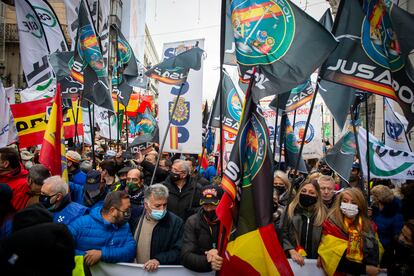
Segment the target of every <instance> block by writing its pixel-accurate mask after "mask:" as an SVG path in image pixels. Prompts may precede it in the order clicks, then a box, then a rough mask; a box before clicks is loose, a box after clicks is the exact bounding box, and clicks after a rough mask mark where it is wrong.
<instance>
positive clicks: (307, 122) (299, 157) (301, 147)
mask: <svg viewBox="0 0 414 276" xmlns="http://www.w3.org/2000/svg"><path fill="white" fill-rule="evenodd" d="M318 91H319V85H316V88H315V93H313V98H312V103H311V106H310V109H309V116H308V118H307V120H306V125H305V131H304V133H303V139H302V141H301V142H300V148H299V154H298V159H297V160H296V165H295V169H294V175H295V176H296V174H297V172H298V168H299V162H300V159H301V156H302V152H303V147H304V145H305V140H306V134H307V133H308V128H309V124H310V119H311V117H312V112H313V108H314V106H315V101H316V96H317V95H318Z"/></svg>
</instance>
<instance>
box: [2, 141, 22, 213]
mask: <svg viewBox="0 0 414 276" xmlns="http://www.w3.org/2000/svg"><path fill="white" fill-rule="evenodd" d="M27 174H28V173H27V171H26V169H25V168H24V167H23V166H22V165H21V164H20V162H19V154H18V152H17V151H16V150H15V149H13V148H8V147H5V148H0V183H6V184H7V185H9V187H10V188H11V189H12V191H13V198H12V200H11V203H12V205H13V207H14V209H16V211H18V210H21V209H23V208H24V207H25V206H26V203H27V201H28V199H29V196H28V195H27V194H26V192H27V191H28V190H29V189H28V186H27Z"/></svg>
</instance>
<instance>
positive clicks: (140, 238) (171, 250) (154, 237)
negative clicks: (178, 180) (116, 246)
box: [129, 184, 183, 271]
mask: <svg viewBox="0 0 414 276" xmlns="http://www.w3.org/2000/svg"><path fill="white" fill-rule="evenodd" d="M168 194H169V192H168V189H167V187H165V186H164V185H163V184H154V185H152V186H149V187H148V188H147V189H146V190H145V192H144V207H138V208H135V209H133V210H132V216H131V220H130V221H129V222H130V226H131V231H132V233H133V234H134V239H135V240H136V242H137V255H136V262H137V263H139V264H143V265H144V269H145V270H147V271H155V270H156V269H157V268H158V266H159V265H178V264H180V251H181V243H182V234H183V221H182V220H181V219H180V218H179V217H177V216H176V215H174V214H173V213H172V212H169V211H167V202H168Z"/></svg>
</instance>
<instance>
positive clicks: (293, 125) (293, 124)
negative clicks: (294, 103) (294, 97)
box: [292, 109, 310, 130]
mask: <svg viewBox="0 0 414 276" xmlns="http://www.w3.org/2000/svg"><path fill="white" fill-rule="evenodd" d="M309 116H310V115H309ZM295 124H296V109H295V110H294V111H293V123H292V128H293V130H295Z"/></svg>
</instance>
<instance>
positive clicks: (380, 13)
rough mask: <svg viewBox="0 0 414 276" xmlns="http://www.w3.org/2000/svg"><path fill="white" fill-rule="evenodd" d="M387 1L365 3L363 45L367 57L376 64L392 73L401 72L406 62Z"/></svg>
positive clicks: (376, 0)
mask: <svg viewBox="0 0 414 276" xmlns="http://www.w3.org/2000/svg"><path fill="white" fill-rule="evenodd" d="M385 2H387V1H383V0H373V1H365V3H364V4H365V6H364V11H365V14H367V16H365V18H364V20H363V22H362V32H361V43H362V48H363V49H364V51H365V53H366V54H367V56H368V57H369V58H370V59H371V60H372V61H373V62H375V63H376V64H378V65H380V66H381V67H383V68H386V69H390V70H391V71H392V72H395V71H398V70H400V69H401V68H402V67H403V66H404V61H403V59H402V58H401V56H400V52H401V51H400V45H399V43H398V39H397V35H396V33H395V31H393V29H392V26H391V18H390V15H389V13H388V10H389V9H390V7H389V6H387V5H390V4H391V1H389V3H388V4H385Z"/></svg>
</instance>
